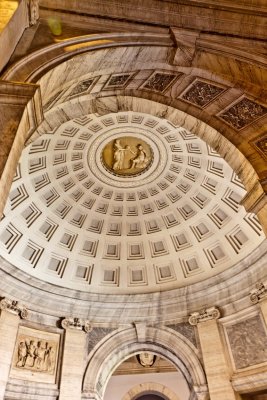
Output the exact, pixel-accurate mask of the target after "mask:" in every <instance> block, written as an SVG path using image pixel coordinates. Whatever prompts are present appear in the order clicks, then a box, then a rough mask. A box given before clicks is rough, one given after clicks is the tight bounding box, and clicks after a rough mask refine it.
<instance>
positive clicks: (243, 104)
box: [219, 97, 267, 130]
mask: <svg viewBox="0 0 267 400" xmlns="http://www.w3.org/2000/svg"><path fill="white" fill-rule="evenodd" d="M266 113H267V108H266V107H264V106H262V105H261V104H258V103H256V102H255V101H252V100H250V99H248V98H246V97H244V98H243V99H241V100H239V101H238V102H236V103H235V104H233V105H232V106H231V107H229V108H228V109H227V110H226V111H224V112H223V113H221V114H220V115H219V116H220V118H222V119H223V120H224V121H225V122H227V123H228V124H229V125H231V126H232V127H233V128H235V129H237V130H239V129H243V128H245V127H246V126H248V125H249V124H251V123H252V122H254V121H256V120H257V119H258V118H260V117H263V116H264V115H266Z"/></svg>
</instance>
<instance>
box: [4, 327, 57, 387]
mask: <svg viewBox="0 0 267 400" xmlns="http://www.w3.org/2000/svg"><path fill="white" fill-rule="evenodd" d="M59 341H60V335H59V334H58V333H53V332H48V331H41V330H37V329H32V328H29V327H26V326H20V327H19V331H18V336H17V340H16V344H15V348H14V354H13V360H12V369H11V374H10V375H11V377H12V378H18V379H30V380H36V381H39V380H40V376H42V379H44V381H46V382H50V383H53V382H55V377H56V369H57V368H56V367H57V359H58V350H59Z"/></svg>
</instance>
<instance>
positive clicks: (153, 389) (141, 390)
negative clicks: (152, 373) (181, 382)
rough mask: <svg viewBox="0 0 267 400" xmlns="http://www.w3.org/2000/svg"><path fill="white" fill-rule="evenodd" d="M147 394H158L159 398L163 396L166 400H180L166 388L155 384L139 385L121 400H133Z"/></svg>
mask: <svg viewBox="0 0 267 400" xmlns="http://www.w3.org/2000/svg"><path fill="white" fill-rule="evenodd" d="M147 393H153V394H159V395H160V396H164V398H166V400H180V398H179V396H177V394H176V393H174V392H173V391H172V390H171V389H169V388H168V387H167V386H164V385H162V384H160V383H155V382H147V383H141V384H140V385H137V386H134V387H133V388H132V389H130V390H129V391H128V392H127V393H126V394H125V395H124V396H123V398H122V399H121V400H134V399H135V398H136V397H137V396H141V395H142V394H147Z"/></svg>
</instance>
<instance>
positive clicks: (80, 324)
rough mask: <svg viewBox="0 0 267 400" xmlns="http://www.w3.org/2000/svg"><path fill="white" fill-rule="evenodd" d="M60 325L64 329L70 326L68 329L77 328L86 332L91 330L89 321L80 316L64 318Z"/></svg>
mask: <svg viewBox="0 0 267 400" xmlns="http://www.w3.org/2000/svg"><path fill="white" fill-rule="evenodd" d="M61 326H62V328H64V329H68V328H70V329H77V330H80V331H82V330H84V331H85V332H86V333H88V332H91V330H92V326H91V323H90V321H88V320H84V319H81V318H72V317H69V318H64V319H63V320H62V321H61Z"/></svg>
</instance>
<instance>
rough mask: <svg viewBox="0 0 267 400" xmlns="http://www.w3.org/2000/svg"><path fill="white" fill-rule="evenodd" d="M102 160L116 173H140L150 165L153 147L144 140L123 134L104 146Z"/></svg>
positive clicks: (124, 174) (121, 174)
mask: <svg viewBox="0 0 267 400" xmlns="http://www.w3.org/2000/svg"><path fill="white" fill-rule="evenodd" d="M102 161H103V163H104V165H105V167H107V168H108V169H109V170H110V171H111V172H113V173H115V174H116V175H120V176H129V175H131V176H133V175H139V174H140V173H141V172H143V171H144V170H146V168H147V167H149V165H150V163H151V161H152V149H151V148H150V146H149V145H148V144H147V143H145V142H144V140H141V139H139V138H135V137H130V136H123V137H121V138H116V139H115V140H114V141H111V142H109V143H108V144H107V145H106V146H105V147H104V149H103V152H102Z"/></svg>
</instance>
